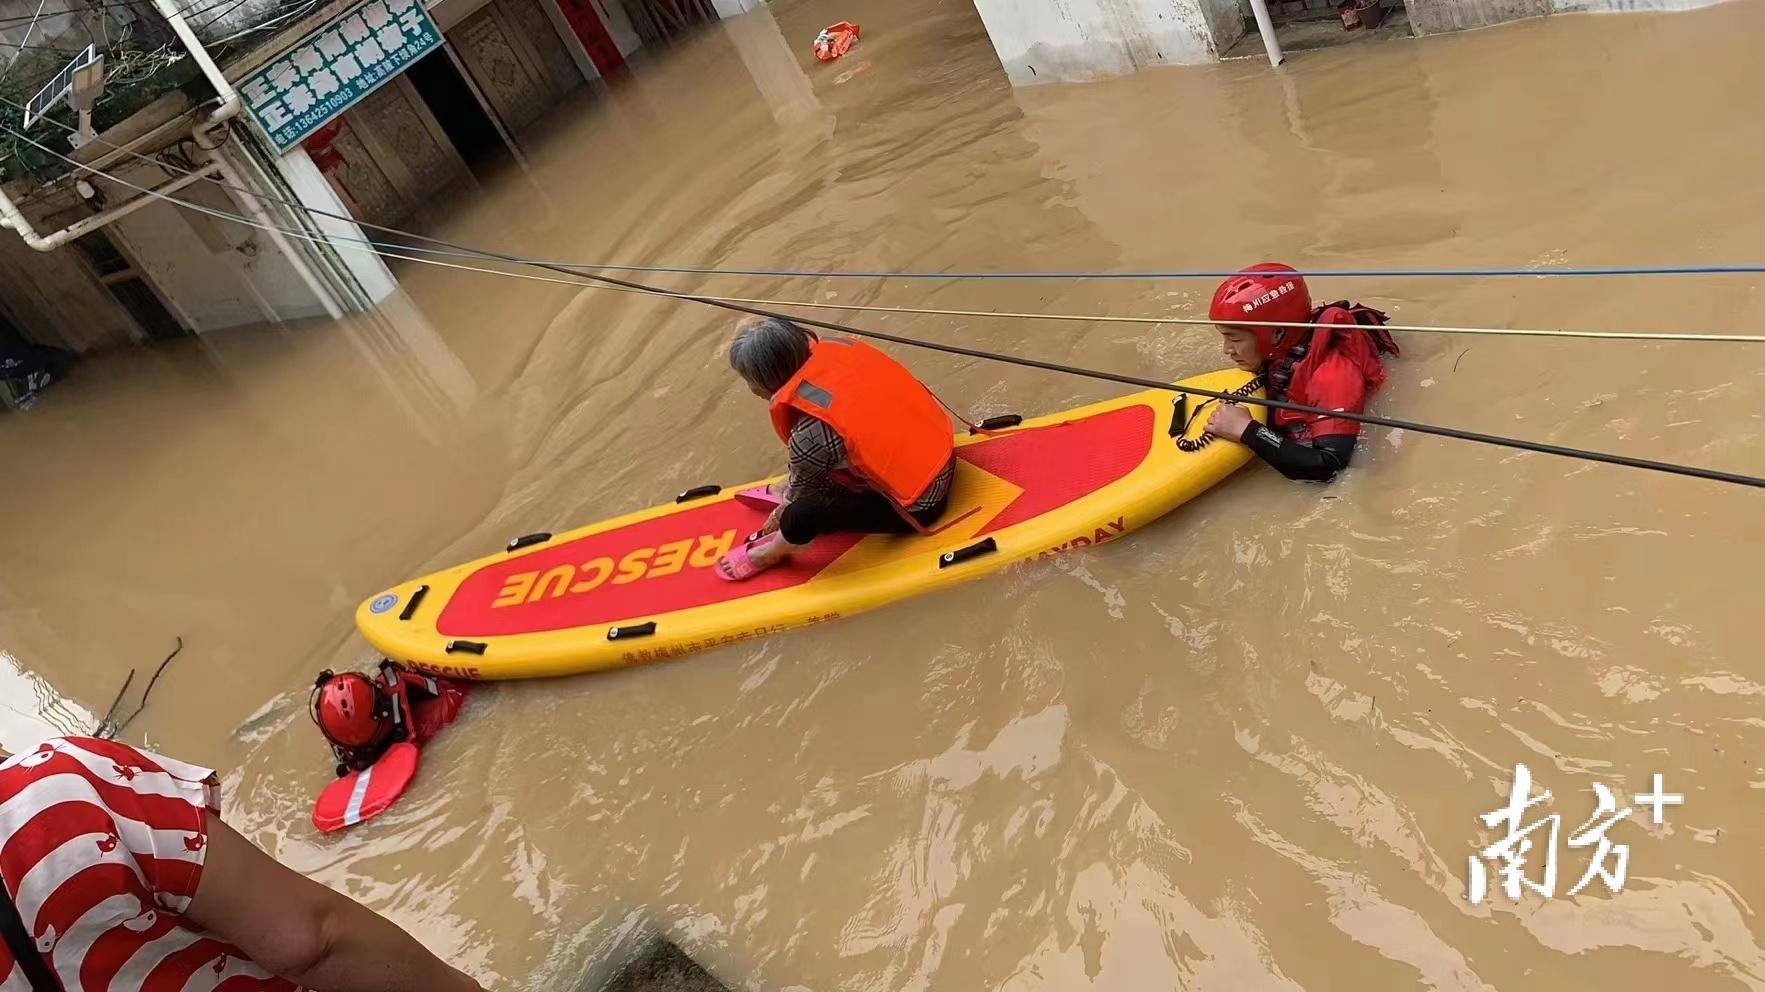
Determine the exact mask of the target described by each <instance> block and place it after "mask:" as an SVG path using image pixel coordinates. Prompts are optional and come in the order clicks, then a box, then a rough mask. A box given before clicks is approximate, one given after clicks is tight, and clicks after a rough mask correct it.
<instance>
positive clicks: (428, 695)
mask: <svg viewBox="0 0 1765 992" xmlns="http://www.w3.org/2000/svg"><path fill="white" fill-rule="evenodd" d="M462 697H463V694H462V693H461V691H460V690H459V689H457V688H454V689H451V690H450V688H449V687H448V686H447V685H446V684H445V683H443V682H442V681H441V680H439V679H434V678H431V677H429V676H427V675H419V674H417V673H416V672H412V671H408V670H406V669H405V668H403V667H402V666H400V665H397V664H394V663H393V662H391V661H382V662H381V663H380V672H379V674H378V675H377V676H376V677H374V678H369V677H368V676H366V675H363V674H361V673H359V672H344V673H343V674H341V675H334V674H332V672H331V670H330V669H329V668H327V669H325V670H324V671H322V672H320V673H319V677H318V679H317V680H316V681H315V682H314V683H313V691H312V696H311V698H310V699H308V701H307V709H308V715H310V716H311V717H312V720H313V722H314V723H316V724H318V726H319V732H320V733H322V734H324V735H325V742H326V743H327V744H330V745H331V753H332V754H334V755H335V756H336V758H337V777H339V778H342V777H343V776H345V775H347V774H349V773H350V772H352V771H356V772H359V771H362V770H363V769H366V768H368V767H371V766H372V765H373V764H374V762H376V761H379V760H380V756H381V755H383V754H385V753H386V750H387V749H388V748H390V747H391V746H392V745H394V744H397V743H399V742H400V741H410V742H412V743H413V744H418V745H421V744H424V743H425V742H427V741H428V739H429V738H430V737H433V736H434V735H435V733H436V732H437V731H439V730H440V729H441V728H442V727H444V726H446V725H447V723H448V722H449V721H451V720H452V719H453V717H454V715H455V714H456V713H458V712H459V708H460V700H461V698H462Z"/></svg>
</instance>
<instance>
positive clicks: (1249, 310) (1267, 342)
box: [1207, 262, 1312, 360]
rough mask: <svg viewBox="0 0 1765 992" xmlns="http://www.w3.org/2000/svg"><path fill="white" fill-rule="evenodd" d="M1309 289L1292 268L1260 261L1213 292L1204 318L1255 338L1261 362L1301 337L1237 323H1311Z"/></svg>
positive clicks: (1270, 328)
mask: <svg viewBox="0 0 1765 992" xmlns="http://www.w3.org/2000/svg"><path fill="white" fill-rule="evenodd" d="M1311 311H1312V306H1311V290H1309V289H1307V288H1306V285H1305V277H1304V276H1302V275H1300V274H1299V272H1298V271H1297V270H1295V269H1294V268H1293V267H1292V266H1291V265H1282V264H1281V263H1280V262H1263V263H1261V264H1260V265H1252V266H1251V267H1250V268H1248V269H1245V270H1244V271H1242V272H1240V273H1238V274H1237V275H1235V276H1232V277H1230V278H1228V279H1227V280H1226V281H1225V282H1222V283H1220V288H1218V289H1216V290H1214V291H1213V303H1212V305H1210V306H1209V307H1208V308H1207V317H1208V319H1209V320H1211V321H1213V322H1214V323H1216V324H1223V325H1225V326H1227V327H1244V329H1245V330H1247V331H1250V332H1252V333H1254V334H1255V335H1256V353H1257V354H1259V355H1261V356H1262V357H1263V359H1264V360H1267V359H1270V358H1274V357H1275V356H1276V355H1277V354H1279V353H1281V352H1284V351H1286V350H1287V349H1288V348H1291V347H1293V346H1294V345H1296V344H1298V343H1299V341H1300V339H1301V338H1302V337H1303V335H1298V334H1290V333H1288V332H1289V331H1290V328H1286V327H1270V326H1267V325H1255V326H1245V325H1243V324H1241V323H1239V321H1245V320H1268V321H1279V322H1282V323H1286V322H1291V323H1295V324H1304V323H1308V322H1309V321H1310V320H1311Z"/></svg>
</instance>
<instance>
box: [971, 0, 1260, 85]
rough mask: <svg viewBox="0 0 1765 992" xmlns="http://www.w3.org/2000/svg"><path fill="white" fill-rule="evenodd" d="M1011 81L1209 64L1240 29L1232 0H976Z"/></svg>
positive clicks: (1096, 76)
mask: <svg viewBox="0 0 1765 992" xmlns="http://www.w3.org/2000/svg"><path fill="white" fill-rule="evenodd" d="M975 8H976V9H977V10H979V11H980V15H981V21H982V22H984V23H985V24H986V26H987V34H988V35H989V36H991V38H992V41H993V49H994V50H995V51H996V52H998V53H999V61H1000V63H1001V64H1002V65H1003V66H1004V67H1005V74H1006V75H1007V76H1009V77H1010V79H1011V83H1012V85H1014V86H1026V85H1029V84H1032V83H1046V82H1078V81H1082V80H1087V79H1101V78H1104V77H1107V76H1119V75H1123V74H1125V73H1129V72H1133V71H1135V70H1137V69H1144V68H1147V67H1149V66H1155V65H1173V64H1183V63H1200V62H1212V61H1214V60H1215V59H1217V58H1219V54H1220V52H1222V51H1224V50H1225V49H1226V48H1228V47H1230V46H1231V44H1232V43H1233V42H1235V41H1237V40H1238V38H1239V37H1240V36H1241V35H1242V34H1243V33H1244V24H1243V21H1242V19H1241V18H1240V17H1239V16H1238V12H1237V5H1236V4H1235V3H1234V2H1233V0H975Z"/></svg>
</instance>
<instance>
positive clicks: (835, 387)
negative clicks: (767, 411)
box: [772, 341, 955, 507]
mask: <svg viewBox="0 0 1765 992" xmlns="http://www.w3.org/2000/svg"><path fill="white" fill-rule="evenodd" d="M799 414H806V415H808V416H811V417H814V418H815V419H817V420H820V421H822V422H823V423H825V424H827V426H829V427H831V428H833V430H834V433H836V434H838V435H839V436H840V440H842V441H844V442H846V461H847V464H849V465H850V466H851V467H852V471H853V472H855V473H857V474H858V475H859V476H861V477H862V478H863V481H864V482H865V483H866V484H868V485H869V486H871V487H872V488H874V489H876V490H878V491H879V492H881V493H883V494H884V495H886V496H888V497H889V498H890V499H892V500H894V501H895V502H896V503H897V504H899V505H900V506H902V507H909V506H912V505H913V502H914V501H915V500H917V499H918V498H919V497H920V495H921V494H923V493H924V492H925V491H926V489H927V488H928V487H929V486H931V484H932V482H933V481H934V480H936V479H937V477H938V473H939V472H942V471H943V470H944V466H945V465H948V464H949V463H950V457H951V455H952V454H953V453H954V450H955V448H954V445H953V444H952V442H951V437H950V434H951V431H950V421H949V420H947V419H945V417H944V411H943V408H942V407H940V406H939V405H938V401H937V399H936V398H935V397H933V396H932V394H931V391H930V390H928V389H926V388H925V385H924V384H923V383H921V382H920V381H919V380H918V379H915V378H914V377H913V373H911V372H909V371H907V369H906V368H905V367H904V366H902V365H901V363H900V362H897V361H895V360H894V359H892V358H890V357H889V356H887V355H885V354H883V353H882V352H880V351H878V350H876V349H875V348H872V347H871V346H870V345H867V344H865V343H864V342H862V341H817V342H815V344H814V345H812V346H811V347H810V349H809V360H808V361H807V362H804V363H803V367H802V368H801V369H798V370H797V374H796V375H795V376H793V377H792V378H791V381H789V382H787V383H785V384H784V386H783V388H781V389H780V390H779V391H778V392H776V393H774V394H773V396H772V429H773V430H775V431H777V432H778V439H779V440H780V441H783V442H785V443H786V444H787V445H788V444H789V443H790V438H791V426H792V425H793V424H795V423H796V419H797V416H798V415H799Z"/></svg>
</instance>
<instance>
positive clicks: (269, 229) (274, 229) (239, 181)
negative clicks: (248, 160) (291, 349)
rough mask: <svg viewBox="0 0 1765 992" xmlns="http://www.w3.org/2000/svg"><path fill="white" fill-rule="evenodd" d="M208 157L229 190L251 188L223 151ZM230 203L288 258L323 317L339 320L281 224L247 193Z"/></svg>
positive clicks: (324, 290) (334, 303) (330, 300)
mask: <svg viewBox="0 0 1765 992" xmlns="http://www.w3.org/2000/svg"><path fill="white" fill-rule="evenodd" d="M209 156H210V157H211V158H212V159H213V161H214V164H215V166H216V167H218V168H219V169H220V170H221V178H222V179H223V180H225V181H226V183H227V185H229V186H231V187H233V189H234V190H249V189H252V188H253V187H252V186H251V185H250V184H249V183H247V182H246V181H245V176H244V175H243V174H241V173H240V171H239V170H238V169H237V168H235V167H234V165H233V163H232V162H231V161H229V160H228V159H227V149H226V148H225V147H223V148H221V149H220V150H218V151H214V152H210V153H209ZM233 200H234V201H235V202H237V203H239V204H240V205H241V206H243V207H244V208H245V212H246V213H248V214H250V215H251V219H252V220H255V221H257V222H258V223H259V224H261V225H263V229H264V231H265V232H266V233H267V234H269V236H270V240H271V241H273V242H275V244H276V247H277V248H280V249H282V254H283V255H285V256H287V258H288V264H290V265H292V266H294V272H295V274H296V275H298V276H300V281H301V282H303V283H305V284H306V288H307V289H308V290H310V291H311V292H312V294H313V295H314V296H315V297H317V298H318V300H319V304H320V305H321V306H323V307H324V308H325V312H326V313H328V314H330V315H331V319H332V320H336V319H338V318H339V317H342V316H343V308H342V307H339V306H338V305H337V300H336V298H335V297H334V296H333V295H332V293H331V290H330V287H328V286H326V285H325V284H324V283H322V282H320V281H319V277H318V276H317V275H316V274H314V272H313V270H312V267H311V266H309V265H307V264H306V256H305V255H303V254H302V253H301V252H300V251H298V250H296V248H295V247H294V243H293V242H292V241H290V240H289V239H288V235H287V234H285V233H283V230H282V224H281V223H280V222H279V221H278V220H277V219H276V218H274V217H272V216H270V212H269V211H268V210H267V209H265V208H264V205H263V202H262V201H261V200H259V199H258V198H257V197H255V196H253V195H251V194H250V193H244V192H234V193H233Z"/></svg>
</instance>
